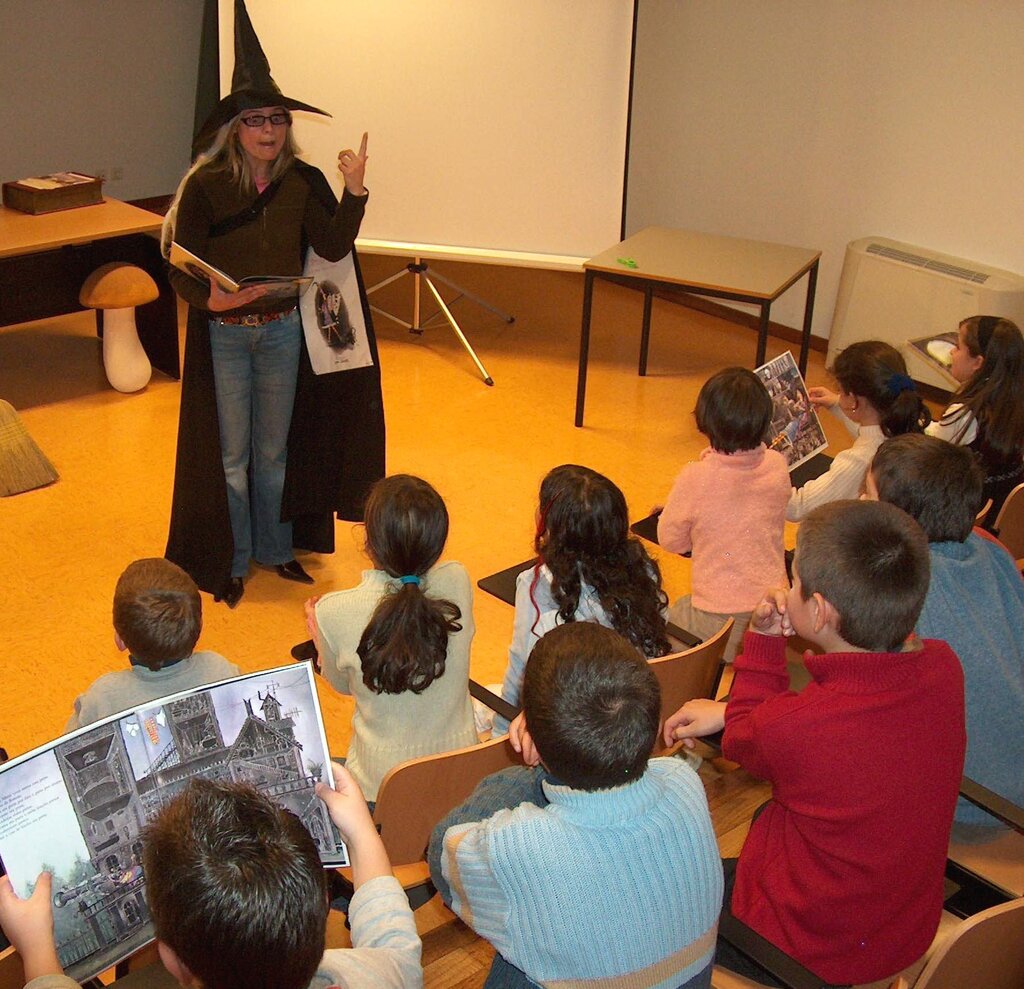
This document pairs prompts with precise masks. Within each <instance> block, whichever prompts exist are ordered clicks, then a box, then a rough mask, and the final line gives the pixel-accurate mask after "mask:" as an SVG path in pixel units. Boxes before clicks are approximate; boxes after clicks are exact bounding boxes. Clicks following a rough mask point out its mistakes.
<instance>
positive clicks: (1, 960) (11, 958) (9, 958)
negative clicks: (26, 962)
mask: <svg viewBox="0 0 1024 989" xmlns="http://www.w3.org/2000/svg"><path fill="white" fill-rule="evenodd" d="M23 985H25V968H24V966H23V965H22V964H21V956H20V955H19V954H18V953H17V952H16V951H15V950H14V949H13V948H11V947H9V946H8V947H7V948H6V949H5V950H4V951H3V953H2V954H0V989H21V987H22V986H23Z"/></svg>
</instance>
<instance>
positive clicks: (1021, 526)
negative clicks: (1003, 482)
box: [996, 484, 1024, 560]
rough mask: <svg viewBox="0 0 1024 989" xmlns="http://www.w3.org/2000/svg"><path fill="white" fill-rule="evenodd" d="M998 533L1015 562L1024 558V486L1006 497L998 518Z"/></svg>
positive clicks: (1018, 486)
mask: <svg viewBox="0 0 1024 989" xmlns="http://www.w3.org/2000/svg"><path fill="white" fill-rule="evenodd" d="M996 533H997V535H998V536H999V541H1000V542H1001V543H1002V544H1003V545H1004V546H1005V547H1006V548H1007V549H1008V550H1009V551H1010V555H1011V556H1012V557H1013V558H1014V559H1015V560H1019V559H1020V558H1021V557H1024V484H1018V485H1017V487H1015V488H1014V489H1013V490H1012V491H1011V492H1010V493H1009V494H1008V495H1007V496H1006V501H1004V502H1003V507H1002V508H1000V509H999V515H998V517H997V518H996Z"/></svg>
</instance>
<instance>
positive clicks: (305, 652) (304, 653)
mask: <svg viewBox="0 0 1024 989" xmlns="http://www.w3.org/2000/svg"><path fill="white" fill-rule="evenodd" d="M292 659H294V660H295V662H296V663H305V662H306V661H307V660H312V661H313V663H314V664H315V663H316V660H317V651H316V644H315V643H314V642H313V640H312V639H306V641H305V642H300V643H299V644H298V645H297V646H292Z"/></svg>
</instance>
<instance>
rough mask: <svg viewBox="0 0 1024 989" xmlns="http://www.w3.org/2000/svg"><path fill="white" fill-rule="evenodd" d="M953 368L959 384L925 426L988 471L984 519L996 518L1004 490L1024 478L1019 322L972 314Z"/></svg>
mask: <svg viewBox="0 0 1024 989" xmlns="http://www.w3.org/2000/svg"><path fill="white" fill-rule="evenodd" d="M958 338H959V339H958V342H957V345H956V347H954V348H953V353H952V355H951V356H952V359H953V366H952V368H951V371H952V374H953V377H954V378H956V380H957V381H959V382H960V389H959V390H958V391H957V393H956V394H955V395H954V396H953V404H952V405H950V406H949V408H948V409H946V411H945V412H944V413H943V415H942V418H941V419H939V420H938V421H937V422H933V423H932V424H931V425H930V426H929V427H928V429H927V430H926V432H927V433H928V435H929V436H937V437H938V438H939V439H942V440H949V442H951V443H956V444H957V445H958V446H966V447H970V449H971V450H973V451H974V453H975V455H976V456H977V457H978V460H979V461H980V462H981V466H982V469H983V470H984V471H985V485H984V488H983V489H982V500H983V501H987V500H988V499H991V500H992V507H991V508H990V509H989V511H988V513H987V514H986V516H985V521H984V525H985V527H986V528H991V527H992V526H993V525H994V524H995V520H996V517H997V516H998V515H999V509H1000V508H1001V507H1002V505H1003V502H1004V501H1005V500H1006V496H1007V495H1008V494H1009V493H1010V491H1012V490H1013V488H1014V487H1016V486H1017V485H1018V484H1020V483H1021V482H1022V481H1024V460H1022V456H1024V392H1022V390H1021V389H1022V385H1024V337H1022V336H1021V332H1020V330H1019V329H1018V327H1017V324H1016V323H1012V322H1010V320H1008V319H1001V318H1000V317H998V316H971V317H970V319H965V320H964V321H963V322H962V323H961V324H960V326H959V328H958Z"/></svg>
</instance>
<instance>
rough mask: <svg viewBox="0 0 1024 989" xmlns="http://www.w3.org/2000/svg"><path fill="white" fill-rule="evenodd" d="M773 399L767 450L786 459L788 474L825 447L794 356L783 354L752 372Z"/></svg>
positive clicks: (821, 432) (788, 353) (826, 444)
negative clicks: (769, 449) (775, 452)
mask: <svg viewBox="0 0 1024 989" xmlns="http://www.w3.org/2000/svg"><path fill="white" fill-rule="evenodd" d="M754 374H756V375H757V376H758V377H759V378H760V379H761V381H762V382H763V383H764V386H765V388H767V389H768V394H769V395H770V396H771V399H772V424H771V429H770V431H769V438H768V446H769V447H770V448H771V449H772V450H778V451H779V453H781V454H782V455H783V456H784V457H785V458H786V466H787V467H789V469H790V471H792V470H793V468H794V467H798V466H799V465H800V464H803V463H804V462H805V461H808V460H810V459H811V458H812V457H815V456H817V455H818V454H819V453H821V451H822V450H824V449H825V448H826V447H827V446H828V440H826V439H825V430H824V429H822V428H821V421H820V420H819V419H818V413H817V412H816V411H815V410H814V406H813V405H811V400H810V399H809V398H808V397H807V385H806V384H804V379H803V375H802V374H801V373H800V368H798V367H797V364H796V361H795V360H794V359H793V355H792V354H791V353H790V352H789V351H788V350H787V351H786V353H784V354H782V355H781V356H780V357H776V358H775V359H774V360H771V361H769V362H768V363H767V364H763V365H762V366H761V367H759V368H755V369H754Z"/></svg>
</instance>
